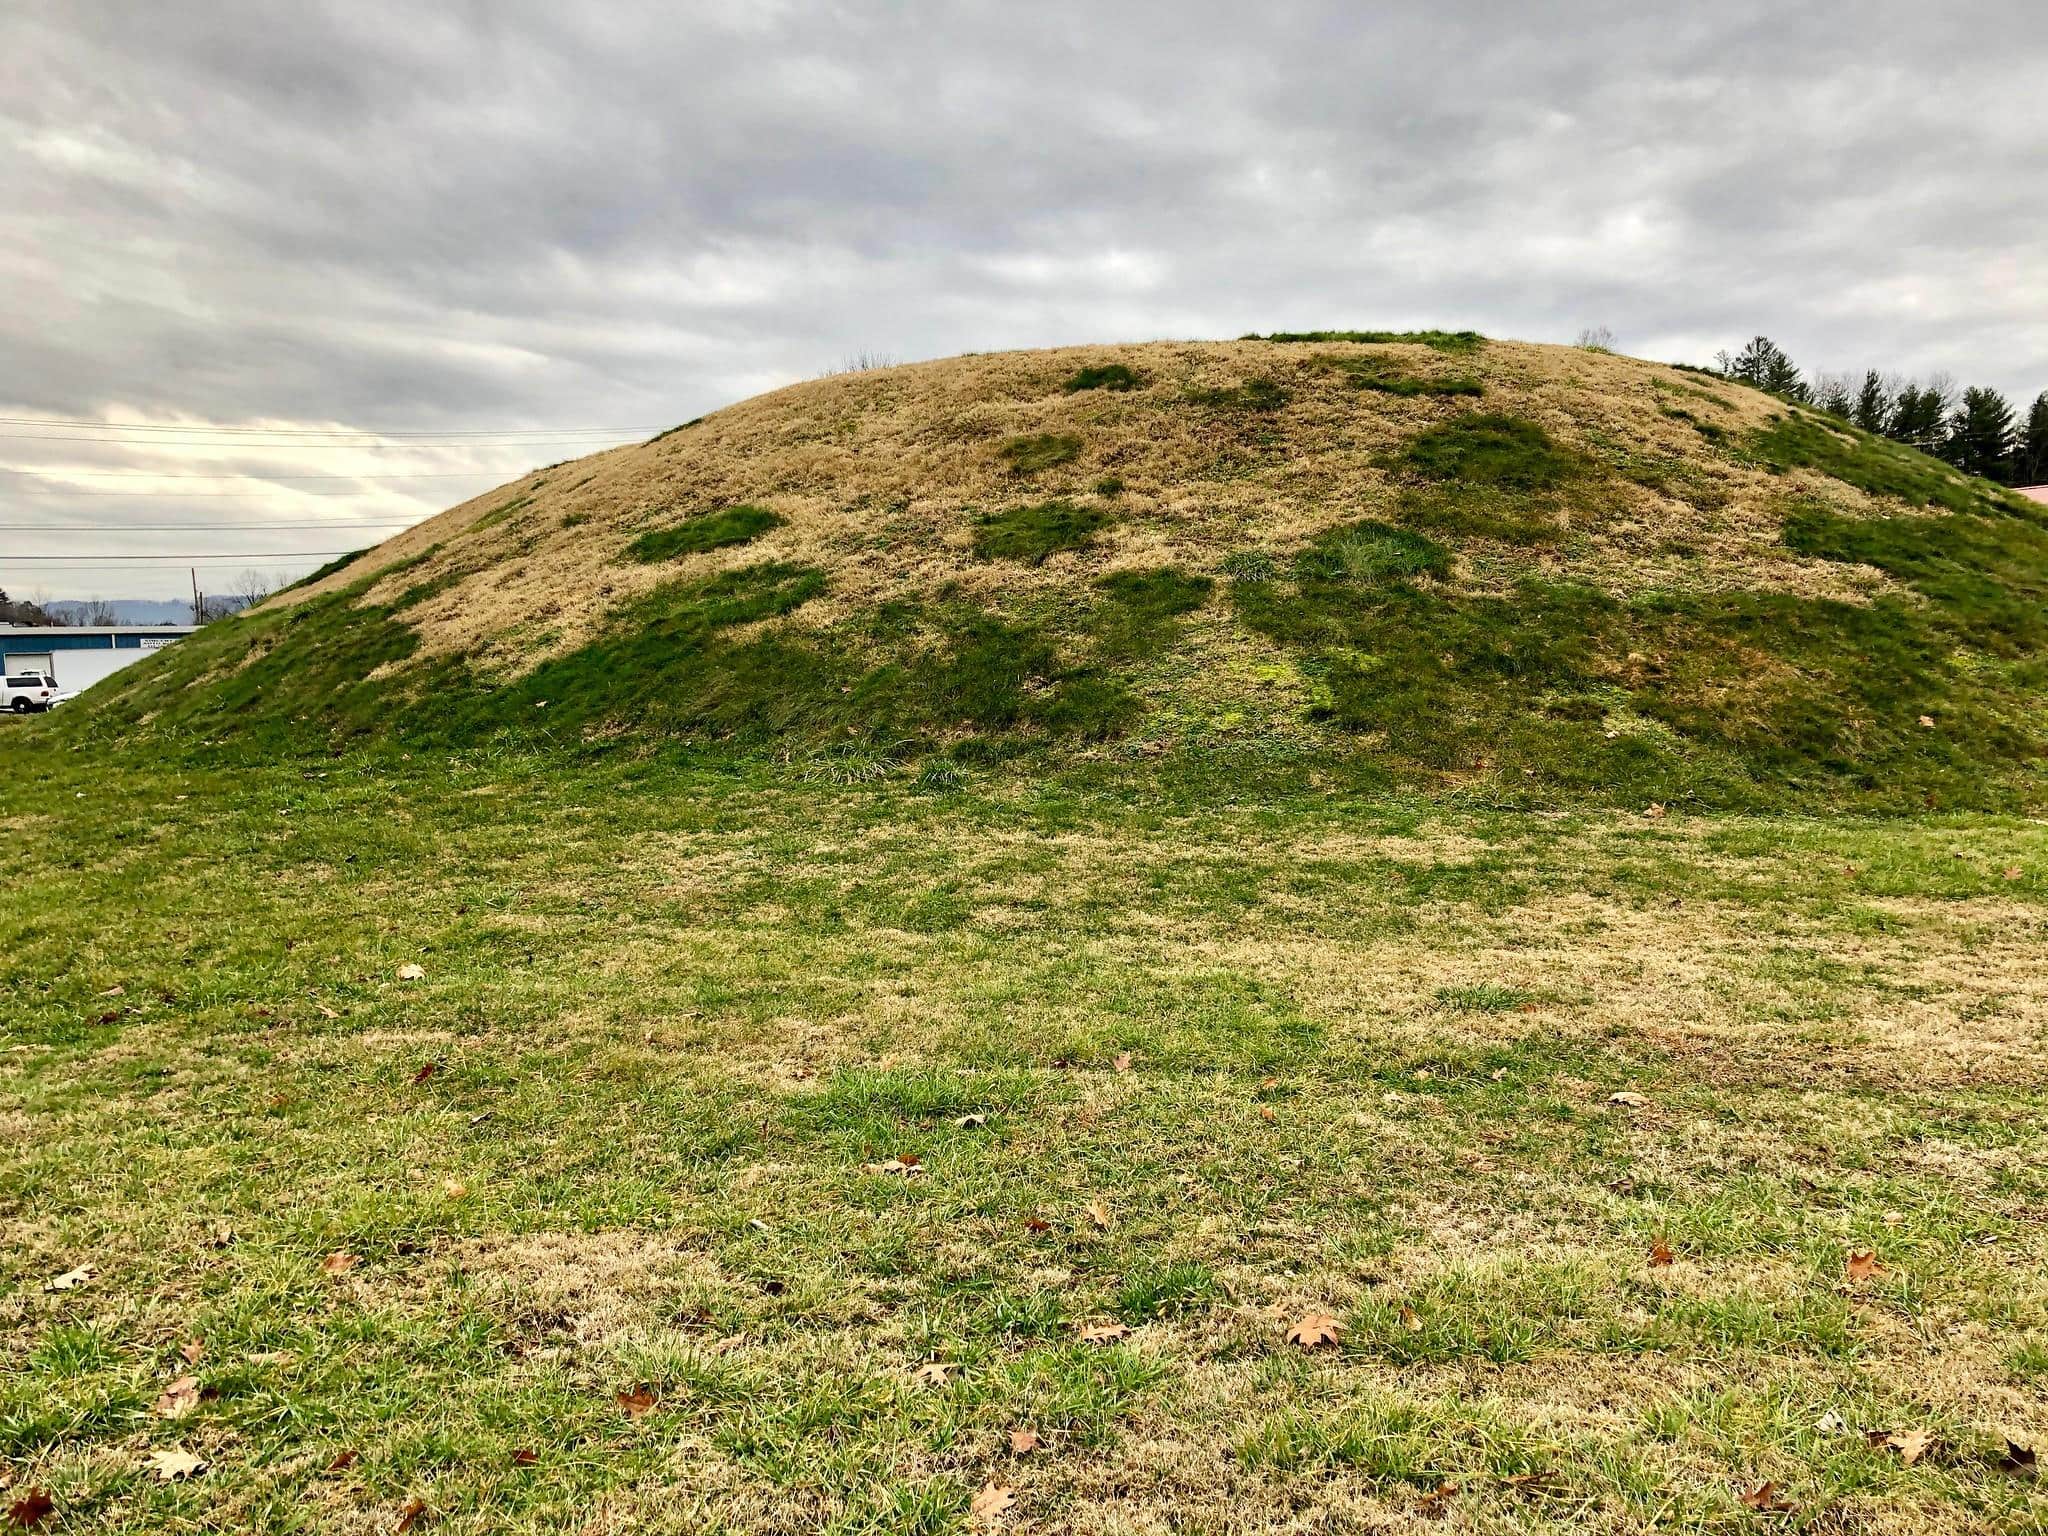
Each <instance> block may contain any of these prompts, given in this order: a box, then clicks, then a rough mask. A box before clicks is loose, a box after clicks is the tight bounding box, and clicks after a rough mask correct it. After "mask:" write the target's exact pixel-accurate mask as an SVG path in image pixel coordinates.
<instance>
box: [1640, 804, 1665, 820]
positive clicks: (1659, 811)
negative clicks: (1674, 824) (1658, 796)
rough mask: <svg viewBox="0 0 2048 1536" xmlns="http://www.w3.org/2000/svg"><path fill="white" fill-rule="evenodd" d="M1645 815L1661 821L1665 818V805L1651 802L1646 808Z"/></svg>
mask: <svg viewBox="0 0 2048 1536" xmlns="http://www.w3.org/2000/svg"><path fill="white" fill-rule="evenodd" d="M1643 815H1644V817H1645V818H1647V819H1648V820H1650V821H1661V820H1663V818H1664V807H1663V806H1661V805H1656V804H1651V805H1649V806H1647V807H1645V808H1644V810H1643Z"/></svg>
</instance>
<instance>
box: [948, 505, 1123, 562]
mask: <svg viewBox="0 0 2048 1536" xmlns="http://www.w3.org/2000/svg"><path fill="white" fill-rule="evenodd" d="M1108 522H1109V514H1108V513H1107V512H1104V511H1103V510H1101V509H1100V508H1099V507H1087V506H1079V505H1077V504H1075V503H1074V502H1071V501H1041V502H1035V503H1033V504H1031V505H1029V506H1022V507H1010V508H1007V509H1006V510H1004V511H1001V512H997V513H994V514H993V515H991V516H989V517H985V518H983V519H982V520H981V522H980V523H979V524H977V525H976V527H975V530H974V553H975V554H976V555H977V556H979V557H980V558H981V559H983V560H1015V561H1018V562H1019V563H1021V564H1024V565H1043V564H1044V563H1045V562H1046V561H1047V560H1048V559H1050V558H1051V557H1052V556H1054V555H1056V554H1058V553H1059V552H1060V551H1061V550H1067V549H1084V548H1086V547H1087V546H1088V544H1089V543H1091V542H1092V541H1093V540H1094V538H1095V535H1096V533H1097V532H1098V531H1099V530H1101V529H1102V528H1103V527H1104V526H1105V525H1107V524H1108Z"/></svg>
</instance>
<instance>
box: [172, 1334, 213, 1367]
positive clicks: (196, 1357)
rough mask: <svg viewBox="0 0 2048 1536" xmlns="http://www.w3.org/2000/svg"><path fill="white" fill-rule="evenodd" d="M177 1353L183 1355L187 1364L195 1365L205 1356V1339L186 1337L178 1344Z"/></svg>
mask: <svg viewBox="0 0 2048 1536" xmlns="http://www.w3.org/2000/svg"><path fill="white" fill-rule="evenodd" d="M178 1353H179V1354H181V1355H183V1356H184V1357H185V1363H186V1364H187V1365H197V1364H198V1363H199V1362H200V1361H202V1360H204V1359H205V1358H206V1340H204V1339H201V1338H190V1339H187V1340H186V1341H185V1342H184V1343H183V1344H180V1345H179V1346H178Z"/></svg>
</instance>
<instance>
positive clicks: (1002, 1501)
mask: <svg viewBox="0 0 2048 1536" xmlns="http://www.w3.org/2000/svg"><path fill="white" fill-rule="evenodd" d="M1016 1502H1017V1490H1016V1489H1014V1488H1012V1487H1010V1486H1009V1485H1008V1484H1006V1483H993V1482H992V1483H988V1484H985V1485H984V1486H983V1487H982V1490H981V1492H979V1493H977V1494H976V1495H975V1496H974V1497H973V1498H972V1499H970V1500H968V1503H967V1518H968V1520H969V1521H970V1522H972V1523H973V1524H974V1525H977V1526H990V1525H993V1524H995V1523H996V1522H997V1521H998V1520H1000V1519H1002V1517H1003V1516H1004V1515H1006V1514H1008V1513H1009V1512H1010V1508H1011V1506H1012V1505H1014V1504H1015V1503H1016Z"/></svg>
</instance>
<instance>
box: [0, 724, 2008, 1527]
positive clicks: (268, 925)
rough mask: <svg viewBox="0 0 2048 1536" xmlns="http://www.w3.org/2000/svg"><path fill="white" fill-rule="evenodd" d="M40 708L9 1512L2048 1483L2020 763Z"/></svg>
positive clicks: (2, 905)
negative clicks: (1374, 772)
mask: <svg viewBox="0 0 2048 1536" xmlns="http://www.w3.org/2000/svg"><path fill="white" fill-rule="evenodd" d="M40 731H41V728H40V727H39V726H34V725H31V726H29V727H26V728H24V729H21V730H19V731H12V732H10V733H9V736H8V739H7V740H6V741H5V743H4V745H0V752H5V753H6V755H7V760H6V764H5V766H6V768H7V770H8V771H7V772H6V773H5V774H0V828H4V831H5V837H4V840H0V1128H4V1132H5V1134H4V1136H0V1226H4V1232H5V1237H6V1242H5V1245H4V1257H0V1345H4V1356H0V1370H4V1386H0V1455H4V1458H5V1467H6V1474H5V1475H6V1481H7V1491H6V1494H5V1498H4V1500H0V1504H12V1505H14V1506H15V1507H16V1508H17V1509H18V1510H19V1511H21V1514H20V1515H18V1516H17V1518H18V1519H19V1518H34V1517H35V1516H36V1515H37V1513H38V1511H39V1510H40V1509H41V1507H42V1503H41V1496H43V1495H47V1499H48V1502H49V1506H50V1511H49V1513H48V1514H47V1516H44V1517H42V1519H41V1523H40V1525H39V1528H40V1529H43V1530H55V1531H67V1532H69V1531H88V1530H89V1531H94V1532H152V1533H155V1532H187V1531H214V1530H262V1531H306V1532H315V1531H317V1532H371V1531H380V1532H383V1531H393V1530H401V1529H413V1530H423V1529H432V1530H435V1531H443V1530H445V1531H469V1532H482V1531H492V1532H497V1531H588V1532H625V1531H690V1532H697V1531H725V1532H767V1531H812V1530H826V1531H833V1532H899V1531H933V1532H937V1531H950V1530H955V1529H960V1528H962V1527H964V1526H966V1525H968V1524H969V1523H970V1522H974V1523H978V1524H980V1525H983V1526H986V1527H990V1528H1000V1529H1006V1530H1017V1531H1089V1532H1130V1533H1137V1532H1148V1533H1149V1532H1177V1533H1195V1532H1216V1533H1221V1532H1253V1531H1257V1532H1279V1531H1288V1532H1308V1531H1316V1532H1338V1531H1380V1530H1388V1529H1395V1530H1398V1529H1405V1528H1409V1527H1411V1526H1413V1527H1415V1528H1418V1529H1419V1528H1428V1529H1442V1530H1454V1531H1455V1530H1555V1531H1567V1530H1572V1531H1576V1530H1588V1529H1592V1530H1611V1531H1639V1530H1640V1531H1652V1530H1654V1531H1723V1530H1748V1529H1755V1528H1760V1527H1772V1526H1781V1527H1785V1528H1793V1527H1798V1528H1804V1529H1811V1530H1818V1531H1831V1532H1880V1531H1883V1532H1915V1531H1928V1532H1935V1531H1943V1532H1980V1531H2023V1530H2038V1529H2041V1528H2042V1527H2043V1524H2044V1521H2048V1497H2044V1493H2043V1490H2042V1487H2041V1485H2040V1484H2038V1483H2037V1482H2036V1481H2035V1480H2034V1478H2033V1476H2032V1471H2031V1465H2030V1463H2031V1453H2032V1451H2033V1449H2034V1448H2035V1447H2037V1446H2041V1445H2042V1444H2043V1443H2044V1442H2048V1285H2044V1281H2043V1260H2044V1240H2043V1227H2042V1216H2043V1213H2044V1211H2048V1114H2044V1111H2048V1076H2044V1072H2043V1066H2044V1043H2048V1042H2044V1034H2043V1029H2044V1024H2048V899H2044V898H2048V829H2044V827H2043V826H2042V825H2041V824H2039V823H2037V822H2029V821H2022V820H2017V819H2003V818H1996V817H1989V816H1970V817H1962V816H1958V817H1926V818H1921V819H1916V820H1851V819H1841V820H1823V819H1802V818H1797V817H1791V816H1784V817H1769V818H1766V817H1755V818H1746V817H1740V816H1724V817H1718V818H1691V817H1685V816H1681V815H1678V814H1676V813H1673V814H1671V815H1668V816H1662V817H1655V816H1644V815H1642V814H1640V813H1638V812H1633V811H1599V810H1583V811H1571V812H1560V813H1553V814H1533V813H1527V812H1521V813H1508V812H1506V811H1500V810H1491V809H1488V808H1487V807H1486V806H1484V805H1479V804H1471V803H1463V802H1460V801H1458V800H1456V799H1454V798H1439V799H1435V800H1427V799H1403V798H1391V797H1390V798H1376V799H1375V798H1338V797H1334V796H1332V797H1329V798H1324V797H1322V796H1319V795H1317V794H1316V793H1315V792H1314V791H1313V790H1304V791H1303V792H1301V793H1298V794H1295V795H1293V796H1291V797H1286V798H1279V799H1268V800H1267V801H1265V802H1264V803H1262V804H1242V805H1234V804H1230V803H1228V802H1227V801H1226V800H1224V799H1221V798H1219V797H1216V796H1214V795H1205V796H1200V797H1195V796H1190V797H1188V798H1185V799H1183V798H1176V797H1175V796H1173V795H1171V794H1168V793H1166V792H1164V791H1161V790H1158V789H1157V788H1153V789H1149V790H1147V789H1141V788H1130V787H1123V788H1118V787H1115V785H1114V783H1113V781H1112V780H1110V779H1107V778H1105V779H1104V780H1102V781H1101V782H1097V783H1094V784H1092V785H1091V784H1090V783H1089V782H1088V781H1086V780H1084V779H1081V778H1078V777H1067V778H1061V777H1058V776H1052V777H1040V778H1035V779H1034V778H1027V777H1026V776H1025V775H1023V774H1022V773H1017V774H1014V775H1010V774H1006V773H1004V772H1001V771H995V772H991V773H989V774H987V775H983V776H970V777H968V778H967V779H966V780H965V782H963V783H961V784H959V785H958V786H956V787H952V788H934V787H933V786H931V785H930V784H929V783H927V784H926V785H924V786H923V787H917V786H914V785H912V784H911V783H910V782H909V781H908V780H907V779H904V778H899V779H893V780H889V781H886V782H884V783H882V784H878V785H864V786H855V787H843V786H838V785H834V784H831V783H827V782H822V781H806V780H805V779H803V778H801V777H800V776H798V775H797V774H796V773H794V772H777V771H775V770H772V769H768V768H748V769H721V768H719V767H717V766H702V765H698V766H692V765H689V764H687V763H677V762H670V761H665V760H660V759H650V760H647V761H642V762H639V763H637V764H632V765H627V764H625V763H620V762H612V763H603V762H599V763H594V764H593V763H589V762H585V763H583V764H581V765H580V766H565V765H564V763H563V762H562V761H560V760H558V759H549V760H544V761H543V760H530V759H525V758H521V757H517V756H508V757H496V758H488V759H487V758H481V757H464V758H453V759H450V758H444V757H432V758H430V757H428V756H426V755H424V754H421V755H416V756H415V757H413V758H411V759H400V758H398V757H396V756H395V755H394V756H390V757H386V758H382V759H371V758H367V757H363V758H357V757H349V756H343V757H339V758H335V759H333V760H320V761H317V762H316V761H312V760H306V761H303V762H299V763H292V764H285V765H273V766H268V767H242V768H235V769H226V768H221V769H207V768H178V767H162V766H158V767H151V766H146V765H144V764H142V763H140V762H139V761H138V760H134V759H131V758H124V757H121V756H118V755H117V756H113V757H108V758H98V757H89V756H88V755H86V754H82V753H74V752H65V751H60V750H58V749H55V748H52V747H50V746H47V745H45V744H43V742H44V737H43V736H42V735H41V734H40ZM409 966H417V967H418V968H419V970H420V972H423V975H420V976H419V977H418V979H414V980H404V979H401V970H402V968H405V967H409ZM408 974H410V973H408ZM1667 1259H1668V1262H1667V1261H1666V1260H1667ZM81 1269H85V1270H89V1273H88V1274H85V1275H83V1276H80V1275H79V1274H78V1272H79V1271H80V1270H81ZM60 1277H64V1279H65V1280H66V1281H67V1282H68V1283H61V1284H58V1282H59V1281H60ZM53 1284H57V1288H52V1286H53ZM1316 1318H1327V1319H1329V1320H1331V1322H1330V1323H1329V1324H1328V1325H1321V1324H1315V1323H1313V1322H1312V1325H1311V1328H1310V1330H1309V1337H1310V1338H1311V1339H1316V1338H1324V1337H1326V1336H1327V1335H1328V1334H1331V1333H1334V1335H1335V1342H1334V1343H1329V1342H1325V1343H1322V1344H1320V1345H1319V1346H1318V1347H1314V1348H1310V1347H1305V1346H1304V1345H1303V1344H1301V1343H1298V1342H1290V1340H1289V1337H1288V1334H1289V1330H1290V1329H1291V1328H1293V1327H1294V1326H1295V1325H1297V1324H1299V1323H1302V1322H1303V1321H1304V1320H1305V1319H1310V1320H1313V1319H1316ZM185 1378H191V1379H190V1380H189V1381H186V1380H184V1379H185ZM1019 1447H1023V1448H1021V1449H1020V1448H1019ZM163 1453H174V1454H175V1453H185V1454H186V1455H187V1456H188V1457H189V1458H196V1459H197V1460H199V1461H200V1462H203V1467H201V1468H200V1469H199V1470H197V1471H195V1472H191V1473H190V1474H189V1475H185V1476H181V1477H177V1478H175V1479H170V1480H167V1479H166V1477H165V1476H164V1475H163V1473H167V1472H172V1471H175V1470H176V1469H177V1467H178V1466H180V1465H181V1463H179V1462H178V1461H176V1460H175V1459H167V1458H166V1457H165V1456H164V1454H163ZM159 1469H161V1471H160V1470H159ZM1765 1485H1769V1486H1768V1487H1766V1486H1765ZM1006 1491H1007V1492H1009V1493H1010V1494H1012V1495H1013V1501H1012V1502H1006V1499H1005V1492H1006ZM1780 1506H1782V1507H1780Z"/></svg>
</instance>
